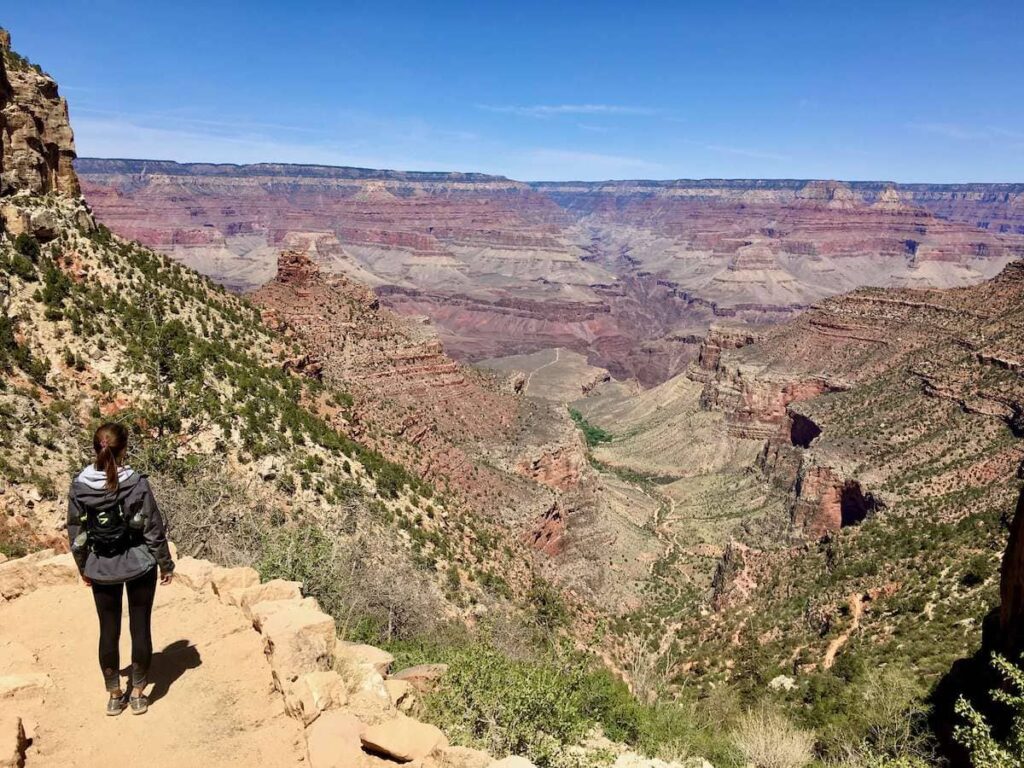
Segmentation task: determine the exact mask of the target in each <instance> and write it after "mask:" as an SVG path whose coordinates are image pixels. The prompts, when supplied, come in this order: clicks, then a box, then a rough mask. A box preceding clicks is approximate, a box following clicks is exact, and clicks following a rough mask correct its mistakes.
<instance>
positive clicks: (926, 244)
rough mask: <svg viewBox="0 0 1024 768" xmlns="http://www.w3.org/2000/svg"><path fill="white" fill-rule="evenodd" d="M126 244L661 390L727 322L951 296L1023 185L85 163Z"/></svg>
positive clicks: (462, 341)
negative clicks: (311, 269)
mask: <svg viewBox="0 0 1024 768" xmlns="http://www.w3.org/2000/svg"><path fill="white" fill-rule="evenodd" d="M78 169H79V173H80V175H81V178H82V180H83V186H84V190H85V194H86V196H87V199H88V200H89V202H90V204H91V205H92V206H93V207H94V208H95V209H96V211H97V213H98V214H99V216H100V218H101V219H102V220H103V221H105V222H107V223H108V224H109V225H110V226H111V227H112V228H113V229H114V230H115V231H116V232H118V233H119V234H122V235H125V236H128V237H132V238H136V239H138V240H141V241H142V242H144V243H146V244H147V245H150V246H152V247H154V248H158V249H161V250H163V251H166V252H168V253H170V254H172V255H174V256H175V257H176V258H178V259H179V260H181V261H182V262H184V263H186V264H188V265H189V266H192V267H195V268H196V269H198V270H199V271H201V272H203V273H205V274H207V275H210V276H211V277H213V278H214V279H215V280H217V281H219V282H221V283H224V284H225V285H228V286H229V287H232V288H235V289H239V290H246V289H251V288H254V287H256V286H258V285H261V284H263V283H265V282H266V281H267V280H270V279H272V278H273V276H274V270H275V264H276V260H277V254H278V253H279V252H280V251H281V250H283V249H285V248H300V249H302V250H304V251H306V252H308V253H309V254H310V256H311V258H312V259H314V260H315V261H317V262H318V263H319V264H320V265H321V267H322V268H323V269H324V270H325V271H326V272H335V273H340V274H345V275H347V276H348V277H350V278H352V279H354V280H357V281H358V282H361V283H363V284H365V285H367V286H369V287H371V288H372V289H373V290H374V291H375V292H376V293H377V294H378V295H379V296H380V297H381V300H382V301H383V302H384V303H385V304H386V305H387V306H389V307H391V308H392V309H394V310H396V311H398V312H401V313H403V314H409V315H417V316H427V317H430V318H431V320H432V321H433V323H434V325H435V327H436V328H437V330H438V334H439V337H440V339H441V341H442V342H443V343H444V345H445V349H446V350H447V351H448V352H449V354H452V355H453V356H455V357H456V358H458V359H461V360H464V361H466V360H468V361H477V360H483V359H489V358H496V357H501V356H505V355H514V354H528V353H531V352H534V351H537V350H541V349H552V348H556V347H561V348H565V349H570V350H574V351H576V352H581V353H583V354H585V355H586V356H587V358H588V360H589V362H591V363H592V364H594V365H597V366H599V367H602V368H606V369H607V370H609V371H610V372H611V374H612V375H614V376H616V377H619V378H629V377H635V378H638V379H639V380H640V381H641V382H642V383H643V384H645V385H653V384H656V383H658V382H660V381H664V380H665V379H667V378H669V377H671V376H673V375H675V374H677V373H679V372H681V371H682V370H684V369H685V368H686V366H687V364H688V363H689V362H690V361H691V360H692V359H694V358H695V357H696V356H697V354H698V349H699V344H700V341H701V339H702V337H703V335H704V333H705V331H706V330H707V329H708V327H709V326H710V325H711V323H712V322H723V321H724V322H745V323H748V324H749V323H753V324H758V325H768V324H773V323H776V322H778V321H781V320H786V319H789V318H791V317H793V316H794V315H795V314H796V313H798V312H799V311H802V310H803V309H805V308H806V307H808V306H810V305H812V304H814V303H815V302H818V301H820V300H821V299H823V298H826V297H828V296H831V295H834V294H837V293H841V292H844V291H848V290H852V289H854V288H857V287H860V286H864V285H872V286H901V287H955V286H962V285H971V284H974V283H977V282H979V281H981V280H983V279H985V278H989V277H992V276H993V275H995V274H996V273H997V272H998V271H999V270H1000V269H1001V268H1002V267H1003V266H1005V264H1006V263H1007V262H1009V261H1010V260H1012V259H1014V258H1016V257H1018V256H1019V255H1020V254H1021V253H1022V252H1024V251H1022V249H1024V187H1017V186H1013V185H962V186H957V187H941V186H923V185H911V186H894V185H891V184H863V183H856V184H848V183H843V182H834V181H758V180H753V181H679V182H611V183H604V184H602V183H571V184H570V183H537V184H527V183H523V182H518V181H512V180H509V179H505V178H502V177H497V176H486V175H483V174H449V173H408V172H396V171H372V170H365V169H355V168H332V167H323V166H295V165H272V164H265V165H253V166H233V165H181V164H177V163H168V162H156V161H135V160H91V159H88V160H80V161H79V162H78Z"/></svg>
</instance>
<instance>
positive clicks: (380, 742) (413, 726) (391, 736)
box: [362, 715, 448, 763]
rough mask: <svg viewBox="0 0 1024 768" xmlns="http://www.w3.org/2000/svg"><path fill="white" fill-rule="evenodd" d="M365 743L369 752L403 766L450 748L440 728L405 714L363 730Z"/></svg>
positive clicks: (364, 745)
mask: <svg viewBox="0 0 1024 768" xmlns="http://www.w3.org/2000/svg"><path fill="white" fill-rule="evenodd" d="M362 740H363V747H364V748H365V749H367V750H368V751H370V752H375V753H377V754H379V755H385V756H386V757H390V758H391V759H393V760H397V761H399V762H402V763H407V762H409V761H411V760H419V759H420V758H423V757H426V756H427V755H429V754H430V753H431V752H433V751H434V750H435V749H439V748H443V747H446V746H448V740H447V739H446V738H445V735H444V734H443V733H441V731H440V730H439V729H438V728H436V727H434V726H433V725H428V724H427V723H421V722H420V721H418V720H413V719H412V718H411V717H405V716H404V715H400V716H398V717H396V718H394V719H392V720H386V721H384V722H382V723H378V724H377V725H371V726H370V727H369V728H367V729H366V730H364V731H363V734H362Z"/></svg>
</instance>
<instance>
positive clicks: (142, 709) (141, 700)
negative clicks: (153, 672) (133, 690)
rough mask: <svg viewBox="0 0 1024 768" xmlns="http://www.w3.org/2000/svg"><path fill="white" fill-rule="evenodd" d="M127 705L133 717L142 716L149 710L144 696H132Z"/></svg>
mask: <svg viewBox="0 0 1024 768" xmlns="http://www.w3.org/2000/svg"><path fill="white" fill-rule="evenodd" d="M128 705H129V706H130V707H131V708H132V714H133V715H144V714H146V710H148V709H149V699H147V698H146V695H145V694H143V695H142V696H132V697H131V699H130V700H129V702H128Z"/></svg>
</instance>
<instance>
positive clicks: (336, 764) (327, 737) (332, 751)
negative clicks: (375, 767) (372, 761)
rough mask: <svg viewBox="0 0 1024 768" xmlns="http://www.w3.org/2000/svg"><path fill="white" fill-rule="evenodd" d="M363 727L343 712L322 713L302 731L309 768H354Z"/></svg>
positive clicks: (358, 757) (359, 752)
mask: <svg viewBox="0 0 1024 768" xmlns="http://www.w3.org/2000/svg"><path fill="white" fill-rule="evenodd" d="M362 729H363V724H362V723H361V722H359V719H358V718H356V717H354V716H353V715H351V714H349V713H347V712H338V711H333V712H325V713H324V714H323V715H321V716H320V717H318V718H317V719H316V721H315V722H314V723H313V724H312V725H311V726H309V728H307V729H306V752H307V755H308V756H309V764H310V766H311V768H354V766H358V765H359V763H360V761H361V760H362V756H363V749H362V744H361V742H360V740H359V734H360V732H361V731H362Z"/></svg>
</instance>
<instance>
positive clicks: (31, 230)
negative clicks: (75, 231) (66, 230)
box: [0, 204, 60, 243]
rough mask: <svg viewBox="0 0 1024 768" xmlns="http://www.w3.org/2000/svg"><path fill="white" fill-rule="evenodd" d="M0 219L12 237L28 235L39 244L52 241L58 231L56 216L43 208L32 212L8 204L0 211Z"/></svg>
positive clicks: (58, 223)
mask: <svg viewBox="0 0 1024 768" xmlns="http://www.w3.org/2000/svg"><path fill="white" fill-rule="evenodd" d="M0 218H3V220H4V225H5V226H6V228H7V231H8V232H9V233H10V234H11V235H12V236H14V237H17V236H18V235H21V234H28V235H31V236H32V237H34V238H36V240H38V241H39V242H40V243H47V242H49V241H50V240H53V239H54V238H55V237H57V233H58V232H59V231H60V222H59V220H58V219H57V216H56V215H55V214H54V213H53V211H48V210H46V209H45V208H42V209H38V210H34V211H33V210H26V209H24V208H19V207H17V206H15V205H11V204H8V205H5V206H4V207H3V208H2V209H0Z"/></svg>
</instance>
